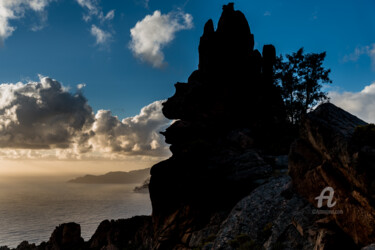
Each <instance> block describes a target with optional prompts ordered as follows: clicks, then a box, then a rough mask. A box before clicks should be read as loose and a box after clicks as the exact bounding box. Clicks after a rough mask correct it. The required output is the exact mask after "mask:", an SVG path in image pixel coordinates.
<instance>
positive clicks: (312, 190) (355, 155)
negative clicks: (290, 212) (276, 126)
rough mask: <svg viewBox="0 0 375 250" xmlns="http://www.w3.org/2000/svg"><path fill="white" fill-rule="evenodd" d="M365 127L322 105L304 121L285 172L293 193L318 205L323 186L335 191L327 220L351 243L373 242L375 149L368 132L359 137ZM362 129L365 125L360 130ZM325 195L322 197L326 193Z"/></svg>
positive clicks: (358, 121)
mask: <svg viewBox="0 0 375 250" xmlns="http://www.w3.org/2000/svg"><path fill="white" fill-rule="evenodd" d="M358 125H366V123H365V122H364V121H362V120H360V119H358V118H357V117H355V116H353V115H351V114H349V113H347V112H346V111H344V110H342V109H340V108H338V107H336V106H334V105H333V104H329V103H327V104H323V105H321V106H319V107H318V108H317V109H316V110H315V111H313V112H311V113H309V114H308V115H307V117H306V119H305V121H304V122H303V127H302V130H301V138H300V139H298V140H297V141H296V142H295V143H294V145H293V146H292V148H291V151H290V154H289V172H290V175H291V177H292V179H293V183H294V186H295V187H296V190H297V191H298V193H300V194H301V195H302V196H303V197H305V198H306V199H307V200H308V201H309V202H310V203H311V204H313V205H314V206H317V205H318V204H317V200H316V199H315V197H317V196H319V195H320V193H321V192H322V190H323V189H324V188H325V187H332V188H333V189H334V201H333V202H336V204H335V206H334V207H331V208H328V207H327V206H326V203H327V200H324V203H323V204H324V206H323V207H322V209H328V210H335V211H342V213H335V214H332V215H331V219H332V220H333V221H334V222H335V224H336V225H337V226H338V227H339V228H341V229H342V230H343V231H344V232H345V233H347V234H348V235H350V236H351V238H352V239H353V240H354V242H355V243H356V244H358V245H359V246H365V245H368V244H370V243H373V242H374V241H375V227H374V225H375V209H374V194H375V193H374V183H375V178H374V177H375V176H374V172H375V161H374V160H375V147H374V146H373V145H369V143H370V144H371V143H373V142H369V143H366V139H367V137H368V136H369V135H370V136H371V135H374V134H375V133H373V132H371V131H370V132H368V133H367V134H366V133H364V134H360V133H359V131H360V130H358V129H357V130H356V127H357V126H358ZM364 128H366V127H364ZM326 195H327V194H326Z"/></svg>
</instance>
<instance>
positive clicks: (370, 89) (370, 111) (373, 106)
mask: <svg viewBox="0 0 375 250" xmlns="http://www.w3.org/2000/svg"><path fill="white" fill-rule="evenodd" d="M329 97H330V98H331V102H332V103H334V104H335V105H337V106H339V107H341V108H343V109H345V110H347V111H348V112H350V113H352V114H354V115H356V116H358V117H359V118H361V119H363V120H364V121H366V122H372V123H375V82H374V83H372V84H370V85H368V86H366V87H365V88H364V89H363V90H361V91H360V92H343V93H339V92H335V91H333V92H329Z"/></svg>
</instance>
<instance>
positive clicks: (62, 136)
mask: <svg viewBox="0 0 375 250" xmlns="http://www.w3.org/2000/svg"><path fill="white" fill-rule="evenodd" d="M234 2H235V9H238V10H241V11H242V12H243V13H244V14H245V16H246V17H247V19H248V22H249V25H250V29H251V32H252V33H253V34H254V36H255V48H256V49H259V50H261V49H262V47H263V45H264V44H274V45H275V47H276V50H277V54H286V53H292V52H295V51H297V50H298V49H299V48H300V47H304V48H305V51H306V52H316V53H318V52H322V51H326V52H327V57H326V60H325V64H324V65H325V67H327V68H330V69H331V70H332V72H331V75H330V76H331V79H332V80H333V84H332V85H331V86H330V87H328V88H326V90H327V91H329V92H330V93H329V95H330V96H331V98H332V102H334V103H335V104H337V105H339V106H341V107H343V108H345V109H347V110H348V111H350V112H352V113H354V114H356V115H358V116H359V117H361V118H363V119H365V120H366V121H371V122H375V2H374V1H373V0H359V1H320V0H318V1H297V0H289V1H280V0H267V1H248V0H239V1H234ZM226 3H228V2H227V1H217V0H216V1H214V0H207V1H198V0H183V1H182V0H175V1H171V0H163V1H161V0H126V1H125V0H123V1H118V0H1V1H0V45H1V46H0V160H3V161H4V160H24V159H34V160H41V159H42V160H43V159H59V160H72V159H73V160H86V161H89V160H91V161H92V160H96V159H104V160H121V161H124V160H127V163H126V162H125V163H126V164H129V162H137V164H139V163H140V162H143V166H145V165H148V166H149V165H150V163H149V162H150V161H153V162H156V161H158V160H160V159H161V158H165V157H166V156H168V154H170V153H169V151H168V145H166V144H165V143H164V139H163V137H162V136H160V135H159V134H158V132H159V131H161V130H163V129H165V128H166V127H167V126H168V124H169V121H168V120H167V119H165V118H164V117H163V115H162V114H161V102H160V100H163V99H166V98H168V97H170V96H172V95H173V93H174V84H175V83H176V82H179V81H180V82H186V81H187V78H188V77H189V75H190V74H191V73H192V72H193V71H194V70H195V69H197V65H198V44H199V38H200V36H201V35H202V31H203V26H204V24H205V22H206V21H207V20H208V19H210V18H212V19H213V21H214V23H215V24H216V23H217V22H218V20H219V17H220V15H221V9H222V5H223V4H226ZM54 79H55V80H54ZM19 82H21V83H19ZM83 96H84V97H85V98H86V99H87V102H85V100H84V99H82V97H83ZM46 131H48V132H46ZM51 135H53V136H51ZM13 163H14V161H13ZM18 163H19V162H18ZM2 165H4V164H2ZM11 165H12V164H11ZM13 165H14V164H13ZM134 166H135V165H134ZM138 166H139V165H138ZM118 168H120V166H119V167H118ZM111 170H114V169H111ZM0 173H1V169H0Z"/></svg>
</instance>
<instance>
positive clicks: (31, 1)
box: [0, 0, 52, 45]
mask: <svg viewBox="0 0 375 250" xmlns="http://www.w3.org/2000/svg"><path fill="white" fill-rule="evenodd" d="M51 1H52V0H1V1H0V45H2V44H3V43H4V40H5V39H7V38H8V37H10V36H11V35H12V33H13V32H14V31H15V30H16V27H14V26H12V25H11V24H10V21H11V20H14V19H19V18H22V17H23V16H24V14H25V12H26V11H28V10H32V11H34V12H36V13H42V14H41V15H40V16H41V18H42V20H41V21H42V23H43V22H45V21H46V18H47V15H46V14H45V13H43V12H44V10H45V8H46V7H47V5H48V4H49V3H50V2H51ZM43 26H44V25H37V26H34V27H33V28H32V29H33V30H34V31H36V30H39V29H41V27H43Z"/></svg>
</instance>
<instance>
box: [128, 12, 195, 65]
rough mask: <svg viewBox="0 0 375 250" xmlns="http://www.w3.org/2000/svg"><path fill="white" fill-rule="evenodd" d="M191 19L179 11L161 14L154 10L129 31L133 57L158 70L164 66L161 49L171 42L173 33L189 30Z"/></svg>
mask: <svg viewBox="0 0 375 250" xmlns="http://www.w3.org/2000/svg"><path fill="white" fill-rule="evenodd" d="M192 27H193V17H192V16H191V15H190V14H188V13H184V12H182V11H181V10H179V11H173V12H169V13H168V14H161V12H160V11H158V10H156V11H155V12H154V13H153V14H152V15H147V16H145V18H143V19H142V20H141V21H138V22H137V24H136V25H135V26H134V27H133V28H132V29H131V30H130V35H131V38H132V40H131V42H130V44H129V48H130V49H131V50H132V51H133V54H134V56H135V57H137V58H140V59H141V60H142V61H144V62H147V63H149V64H151V65H152V66H153V67H156V68H160V67H163V66H164V65H165V62H164V53H163V51H162V48H163V47H164V46H165V45H167V44H169V43H170V42H172V41H173V39H174V38H175V33H176V32H177V31H180V30H186V29H191V28H192Z"/></svg>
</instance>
